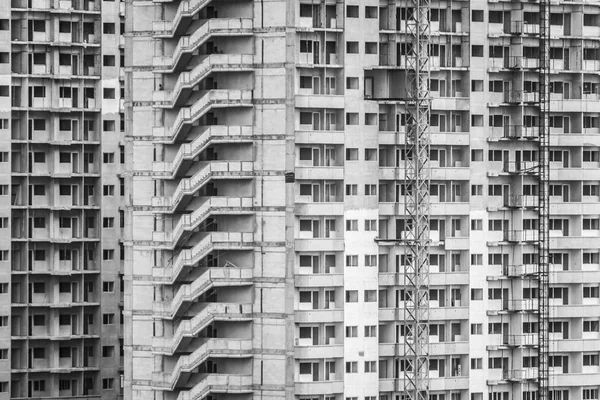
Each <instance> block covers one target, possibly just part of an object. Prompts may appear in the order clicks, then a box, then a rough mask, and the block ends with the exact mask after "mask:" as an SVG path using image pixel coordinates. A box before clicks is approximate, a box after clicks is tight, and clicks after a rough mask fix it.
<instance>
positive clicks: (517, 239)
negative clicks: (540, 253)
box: [503, 229, 539, 243]
mask: <svg viewBox="0 0 600 400" xmlns="http://www.w3.org/2000/svg"><path fill="white" fill-rule="evenodd" d="M503 240H504V241H505V242H511V243H524V242H525V243H526V242H537V241H538V240H539V231H538V230H537V229H529V230H517V229H509V230H505V231H504V234H503Z"/></svg>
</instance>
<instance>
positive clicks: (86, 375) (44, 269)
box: [0, 0, 125, 400]
mask: <svg viewBox="0 0 600 400" xmlns="http://www.w3.org/2000/svg"><path fill="white" fill-rule="evenodd" d="M124 10H125V7H124V4H123V3H119V2H115V1H112V2H111V1H106V0H104V1H102V0H2V1H0V238H1V239H2V240H1V243H0V399H2V400H7V399H30V398H35V399H48V400H49V399H65V398H68V399H72V400H83V399H95V400H100V399H102V400H116V399H119V398H122V387H123V386H122V383H121V382H122V377H123V370H122V367H123V357H124V354H123V352H122V349H123V344H122V340H123V330H122V326H123V325H122V323H123V321H122V318H121V315H122V310H123V297H122V296H123V294H122V290H123V285H122V284H121V282H122V277H123V275H122V272H123V263H124V255H125V253H124V251H122V249H123V246H122V244H123V243H122V241H121V237H122V235H121V233H122V228H124V221H125V210H124V209H122V208H121V207H120V206H121V204H123V200H124V195H125V189H124V182H125V181H124V177H123V168H124V166H125V160H124V156H125V146H124V142H123V140H124V137H125V124H124V113H123V112H124V108H123V107H124V103H123V102H122V101H121V99H122V97H123V94H124V69H123V68H122V66H123V63H122V60H123V56H122V53H123V52H124V50H125V49H124V42H123V41H122V40H121V39H122V36H121V29H120V27H123V28H124V22H125V17H124Z"/></svg>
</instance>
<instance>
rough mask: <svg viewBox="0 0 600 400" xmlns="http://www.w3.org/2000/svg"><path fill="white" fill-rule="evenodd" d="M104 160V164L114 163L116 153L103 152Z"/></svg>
mask: <svg viewBox="0 0 600 400" xmlns="http://www.w3.org/2000/svg"><path fill="white" fill-rule="evenodd" d="M102 160H103V162H104V164H112V163H114V162H115V153H104V154H102Z"/></svg>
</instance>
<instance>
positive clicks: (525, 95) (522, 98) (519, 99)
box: [504, 90, 540, 104]
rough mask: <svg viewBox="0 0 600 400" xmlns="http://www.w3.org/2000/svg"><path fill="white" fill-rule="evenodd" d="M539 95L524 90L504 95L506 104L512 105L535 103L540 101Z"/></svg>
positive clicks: (511, 91)
mask: <svg viewBox="0 0 600 400" xmlns="http://www.w3.org/2000/svg"><path fill="white" fill-rule="evenodd" d="M539 97H540V96H539V93H537V92H526V91H524V90H510V91H508V92H507V93H505V94H504V102H505V103H510V104H522V103H535V102H537V101H538V100H539Z"/></svg>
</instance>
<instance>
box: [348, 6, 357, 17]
mask: <svg viewBox="0 0 600 400" xmlns="http://www.w3.org/2000/svg"><path fill="white" fill-rule="evenodd" d="M346 18H358V6H346Z"/></svg>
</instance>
